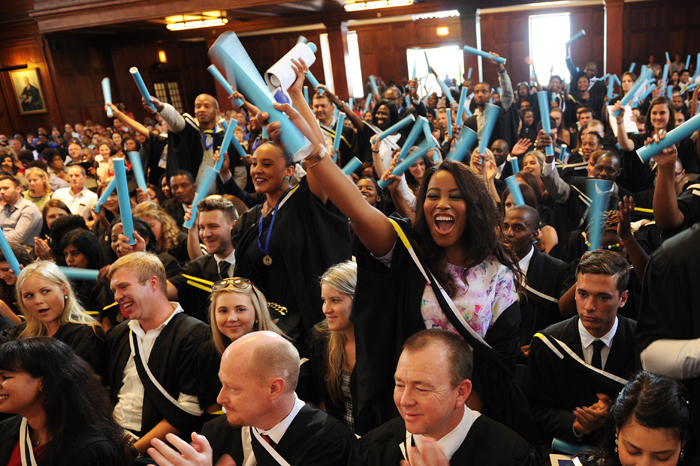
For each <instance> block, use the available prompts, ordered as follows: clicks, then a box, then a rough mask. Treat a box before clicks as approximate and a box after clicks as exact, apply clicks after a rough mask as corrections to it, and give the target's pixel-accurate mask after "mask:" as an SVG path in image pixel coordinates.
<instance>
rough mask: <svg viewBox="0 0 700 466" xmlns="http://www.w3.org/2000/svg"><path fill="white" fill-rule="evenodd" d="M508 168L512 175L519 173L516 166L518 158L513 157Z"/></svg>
mask: <svg viewBox="0 0 700 466" xmlns="http://www.w3.org/2000/svg"><path fill="white" fill-rule="evenodd" d="M510 166H511V168H512V170H513V175H515V174H516V173H519V172H520V166H519V165H518V158H517V157H513V158H512V159H511V161H510Z"/></svg>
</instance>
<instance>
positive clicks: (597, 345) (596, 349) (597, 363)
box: [591, 340, 605, 369]
mask: <svg viewBox="0 0 700 466" xmlns="http://www.w3.org/2000/svg"><path fill="white" fill-rule="evenodd" d="M604 346H605V342H603V340H596V341H594V342H593V358H591V366H593V367H595V368H596V369H602V368H603V359H602V357H601V355H600V350H602V349H603V347H604Z"/></svg>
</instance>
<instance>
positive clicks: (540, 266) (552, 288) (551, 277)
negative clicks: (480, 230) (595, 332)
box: [503, 205, 569, 354]
mask: <svg viewBox="0 0 700 466" xmlns="http://www.w3.org/2000/svg"><path fill="white" fill-rule="evenodd" d="M503 234H504V236H505V239H506V241H507V243H506V244H507V245H508V246H509V247H510V248H511V249H512V250H513V252H515V255H516V256H518V261H519V265H520V270H522V271H523V273H524V274H525V278H526V280H525V296H526V299H523V300H521V302H520V313H521V314H522V320H521V321H520V346H522V347H523V352H524V353H525V354H527V353H528V351H529V348H530V340H532V336H533V335H534V334H535V332H537V331H538V330H542V329H543V328H546V327H549V326H550V325H552V324H555V323H557V322H559V321H560V320H562V316H561V314H560V312H559V298H560V297H561V296H562V294H564V292H565V291H566V289H564V288H563V286H562V285H563V283H564V278H565V277H566V272H567V271H568V270H569V266H568V264H567V263H566V262H564V261H560V260H559V259H556V258H554V257H551V256H549V255H547V254H543V253H541V252H539V251H538V250H537V248H536V247H535V246H534V244H535V242H536V241H537V239H538V238H539V236H540V214H539V213H538V212H537V210H536V209H533V208H532V207H530V206H528V205H520V206H516V207H513V208H512V209H510V210H509V211H508V212H507V213H506V216H505V218H504V219H503Z"/></svg>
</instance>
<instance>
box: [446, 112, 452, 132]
mask: <svg viewBox="0 0 700 466" xmlns="http://www.w3.org/2000/svg"><path fill="white" fill-rule="evenodd" d="M446 113H447V135H448V136H449V137H450V139H452V110H450V109H449V108H448V109H447V111H446Z"/></svg>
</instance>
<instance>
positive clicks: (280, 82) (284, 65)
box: [265, 43, 316, 91]
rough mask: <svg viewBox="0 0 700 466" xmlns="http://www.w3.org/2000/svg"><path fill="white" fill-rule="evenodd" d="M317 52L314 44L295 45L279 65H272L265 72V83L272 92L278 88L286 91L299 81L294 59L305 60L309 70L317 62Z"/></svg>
mask: <svg viewBox="0 0 700 466" xmlns="http://www.w3.org/2000/svg"><path fill="white" fill-rule="evenodd" d="M315 51H316V46H315V45H314V44H313V43H308V44H304V43H299V44H297V45H295V46H294V47H293V48H292V50H290V51H289V52H287V54H286V55H285V56H283V57H282V58H280V59H279V61H278V62H277V63H275V64H274V65H272V66H271V67H270V69H269V70H267V71H266V72H265V83H266V84H267V87H269V88H270V90H271V91H274V90H275V89H277V88H280V89H282V90H284V91H286V90H287V89H288V88H289V86H291V85H292V84H294V81H296V79H297V75H296V73H295V72H294V69H293V68H292V59H295V60H299V59H300V58H301V59H303V60H304V63H306V66H307V68H308V67H310V66H311V65H313V63H314V62H315V61H316V55H314V52H315Z"/></svg>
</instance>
